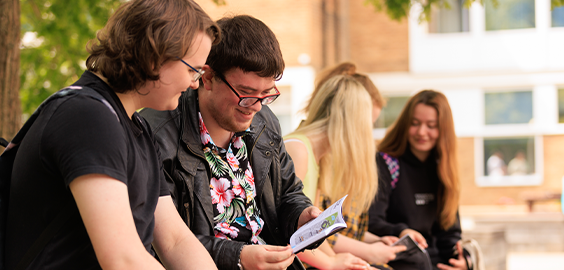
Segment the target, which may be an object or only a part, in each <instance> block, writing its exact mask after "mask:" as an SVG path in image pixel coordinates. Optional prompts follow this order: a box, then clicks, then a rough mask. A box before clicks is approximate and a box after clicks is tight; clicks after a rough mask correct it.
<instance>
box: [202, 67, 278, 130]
mask: <svg viewBox="0 0 564 270" xmlns="http://www.w3.org/2000/svg"><path fill="white" fill-rule="evenodd" d="M223 75H224V77H225V80H226V81H228V82H229V83H230V84H231V86H233V88H234V90H235V91H237V92H238V94H239V95H240V96H256V97H263V96H265V95H267V94H268V93H270V91H271V89H272V88H273V87H274V78H271V77H266V78H265V77H260V76H258V75H257V74H256V73H255V72H247V73H245V72H243V71H242V70H241V69H238V68H236V69H231V70H229V71H227V72H226V73H225V74H223ZM199 98H200V111H201V113H202V118H203V119H204V123H205V124H206V128H207V129H208V131H209V132H210V135H212V138H213V134H212V133H213V132H214V131H219V132H239V131H244V130H246V129H247V128H249V126H250V125H251V122H252V120H253V117H254V116H255V114H256V113H257V112H259V111H260V110H261V109H262V105H261V103H260V102H257V103H255V104H253V105H251V106H249V107H241V106H239V98H238V97H237V95H235V93H233V91H231V89H230V88H229V86H228V85H227V84H226V83H225V82H223V81H222V80H221V79H219V78H218V77H217V76H215V77H214V75H213V71H212V70H209V69H208V71H206V74H204V89H201V91H200V96H199ZM214 141H215V139H214Z"/></svg>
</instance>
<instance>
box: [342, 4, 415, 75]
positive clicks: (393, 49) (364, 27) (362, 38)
mask: <svg viewBox="0 0 564 270" xmlns="http://www.w3.org/2000/svg"><path fill="white" fill-rule="evenodd" d="M349 3H350V18H351V20H350V39H351V45H350V48H351V54H350V56H351V60H352V61H354V62H355V63H357V65H358V67H359V69H360V70H361V71H363V72H390V71H409V42H408V24H407V20H405V19H403V20H402V21H400V22H397V21H394V20H391V19H390V18H388V16H387V15H386V14H385V13H384V12H383V11H375V8H374V7H373V6H367V5H365V4H364V0H350V1H349Z"/></svg>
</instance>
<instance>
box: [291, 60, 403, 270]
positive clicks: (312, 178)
mask: <svg viewBox="0 0 564 270" xmlns="http://www.w3.org/2000/svg"><path fill="white" fill-rule="evenodd" d="M338 74H345V75H338ZM319 82H320V83H319V84H318V87H317V88H316V90H315V91H314V93H313V94H312V98H311V100H310V101H309V103H308V105H307V107H306V109H305V110H306V112H307V118H306V119H305V120H304V121H303V122H302V124H301V125H300V126H299V127H298V129H297V130H296V131H294V132H293V133H291V134H289V135H288V136H286V137H285V143H286V148H287V150H288V153H289V154H290V156H291V157H292V159H293V161H294V165H295V169H296V174H297V176H298V177H300V179H302V181H303V183H304V192H305V193H306V195H307V196H308V197H310V198H311V199H312V201H314V204H315V205H317V206H319V207H321V208H326V207H328V206H330V205H331V204H332V202H335V201H336V200H338V199H340V198H341V197H343V196H344V195H346V194H348V195H349V197H348V198H347V200H346V201H345V204H344V207H343V213H344V215H345V220H346V221H347V223H348V225H349V226H348V228H347V229H346V230H345V231H343V232H341V233H339V234H336V235H334V236H332V237H330V238H328V241H327V242H326V243H324V244H322V245H321V246H320V248H319V249H318V250H317V251H315V252H312V251H306V252H304V253H301V254H299V255H298V256H299V257H300V259H302V260H303V261H304V262H306V263H307V264H309V265H311V266H313V267H316V268H320V269H364V268H367V267H368V265H369V263H373V264H383V263H386V262H388V261H389V260H391V259H394V258H395V254H396V253H397V252H399V251H402V250H403V249H404V247H390V246H388V245H387V244H386V243H388V244H389V243H392V242H394V241H395V240H397V238H395V237H384V238H379V237H377V236H375V235H372V234H368V235H366V234H365V232H366V229H367V224H368V216H367V212H368V209H369V207H370V204H371V202H372V200H373V199H374V196H375V195H376V191H377V189H378V182H377V174H376V166H375V164H374V155H375V153H376V149H375V144H374V140H373V139H372V125H373V123H374V121H375V120H376V119H377V118H378V115H379V113H380V110H381V107H382V105H383V101H382V98H381V96H380V94H379V92H378V90H377V89H376V87H375V86H374V85H373V84H372V82H371V81H370V79H368V77H366V76H365V75H361V74H357V73H356V72H355V66H354V65H353V64H350V63H343V64H341V65H339V66H337V67H335V68H333V69H331V70H329V71H327V72H325V73H324V74H322V76H321V79H320V80H319ZM368 83H369V86H370V87H371V89H370V90H371V91H369V90H368V89H367V88H368V87H365V86H364V85H367V84H368ZM384 242H386V243H384Z"/></svg>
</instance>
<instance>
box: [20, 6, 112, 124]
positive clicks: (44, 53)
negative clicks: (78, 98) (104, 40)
mask: <svg viewBox="0 0 564 270" xmlns="http://www.w3.org/2000/svg"><path fill="white" fill-rule="evenodd" d="M120 3H121V2H120V1H119V0H104V1H100V0H75V1H68V0H22V1H21V25H22V29H21V31H22V37H24V35H25V34H26V33H27V32H35V33H36V34H37V39H38V40H41V41H42V42H40V44H39V45H38V46H37V45H35V46H29V47H24V46H22V49H21V51H20V53H21V54H20V59H21V60H20V80H21V89H20V97H21V102H22V110H23V113H24V114H27V115H29V114H31V113H32V112H33V111H34V110H35V109H36V108H37V106H39V104H41V102H42V101H43V100H44V99H45V98H47V97H48V96H49V95H51V94H52V93H54V92H56V91H57V90H59V89H61V88H63V87H65V86H67V85H70V84H71V83H73V82H74V81H76V80H77V79H78V77H79V76H80V75H81V74H82V72H83V71H84V70H85V68H86V67H85V66H84V62H85V61H86V58H87V57H88V53H87V52H86V44H87V42H88V41H89V40H91V39H94V38H95V37H96V32H97V31H98V30H100V29H101V28H102V27H103V26H104V25H105V23H106V21H107V20H108V18H109V16H110V15H111V14H112V13H113V11H114V10H115V9H116V8H117V7H118V6H119V4H120Z"/></svg>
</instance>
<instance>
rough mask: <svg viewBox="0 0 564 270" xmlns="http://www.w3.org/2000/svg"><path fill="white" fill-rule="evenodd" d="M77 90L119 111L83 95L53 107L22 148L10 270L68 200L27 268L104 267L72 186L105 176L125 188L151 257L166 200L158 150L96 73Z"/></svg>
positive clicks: (15, 180) (11, 217)
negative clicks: (61, 219) (61, 221)
mask: <svg viewBox="0 0 564 270" xmlns="http://www.w3.org/2000/svg"><path fill="white" fill-rule="evenodd" d="M74 85H76V86H88V87H90V88H92V89H94V90H96V91H97V92H99V93H100V94H101V95H102V96H103V97H104V98H105V99H106V101H107V102H108V103H109V105H110V106H111V107H112V108H113V109H114V111H112V110H111V109H110V108H109V107H107V105H106V104H104V103H102V102H100V101H98V100H95V99H93V98H91V97H88V96H84V95H73V96H70V97H63V98H59V99H57V100H55V101H52V102H50V103H49V104H48V105H47V106H46V107H45V108H44V110H43V111H42V112H41V114H40V115H39V117H38V118H37V120H36V121H35V123H34V124H33V126H32V127H31V129H30V130H29V131H28V133H27V134H26V136H25V138H24V139H23V141H22V142H21V144H20V149H19V150H18V153H17V156H16V160H15V163H14V171H13V173H12V186H11V194H10V205H9V207H10V208H9V213H8V226H7V241H6V250H7V254H6V255H7V256H6V257H7V267H8V269H12V268H13V267H14V266H15V265H16V264H17V263H18V262H19V260H20V259H21V257H22V256H23V254H24V253H25V252H26V251H27V249H29V247H30V246H31V244H32V243H33V242H34V241H35V240H36V239H37V238H38V236H39V235H40V234H41V233H42V232H43V230H44V229H45V227H46V226H47V225H48V224H49V223H50V222H51V221H52V220H53V219H54V217H55V216H56V215H57V214H58V213H59V211H60V210H61V208H63V206H64V205H65V204H66V203H67V202H68V201H69V200H70V201H71V203H72V205H73V207H72V208H73V210H72V211H73V212H74V213H68V214H69V215H72V217H71V219H70V221H68V222H67V223H66V224H65V225H64V226H63V227H62V228H61V229H60V230H59V231H58V232H57V234H56V235H55V236H54V237H53V239H52V240H51V241H50V242H49V243H48V244H47V246H46V248H45V249H44V250H43V251H42V252H41V253H40V254H39V255H38V256H37V257H36V258H35V260H34V261H33V262H32V264H31V265H30V266H29V267H28V269H100V265H99V263H98V260H97V259H96V255H95V253H94V249H93V247H92V243H91V242H90V239H89V237H88V234H87V232H86V229H85V227H84V224H83V222H82V219H81V218H80V215H79V214H78V209H77V207H76V203H75V202H74V199H73V198H72V194H71V192H70V189H69V188H68V186H69V184H70V182H72V181H73V180H74V179H76V178H77V177H79V176H82V175H87V174H104V175H107V176H110V177H112V178H115V179H117V180H118V181H121V182H123V183H125V184H126V185H127V191H128V194H129V203H130V206H131V211H132V213H133V218H134V221H135V226H136V228H137V233H138V234H139V237H140V239H141V241H142V242H143V244H144V245H145V248H146V249H147V251H148V252H152V251H151V242H152V240H153V229H154V212H155V208H156V205H157V202H158V199H159V196H166V195H169V191H168V188H167V186H166V181H165V180H164V175H163V173H162V168H161V166H162V165H161V164H162V163H161V162H160V161H159V157H158V148H157V146H156V143H155V142H154V140H153V138H152V135H151V134H152V133H151V132H150V131H149V130H148V125H147V124H146V123H145V122H144V121H145V120H144V119H142V118H141V117H140V116H139V115H138V114H137V113H135V114H134V115H133V119H130V118H129V117H128V115H127V113H126V112H125V109H124V108H123V106H122V104H121V102H120V100H119V98H118V97H117V95H116V94H115V93H114V92H113V91H112V89H111V88H110V87H109V86H108V85H107V84H106V83H104V82H103V81H102V80H100V79H99V78H98V77H97V76H96V75H94V74H92V73H90V72H88V71H87V72H85V73H84V74H83V75H82V77H81V78H80V80H78V81H77V82H76V83H75V84H74Z"/></svg>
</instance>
